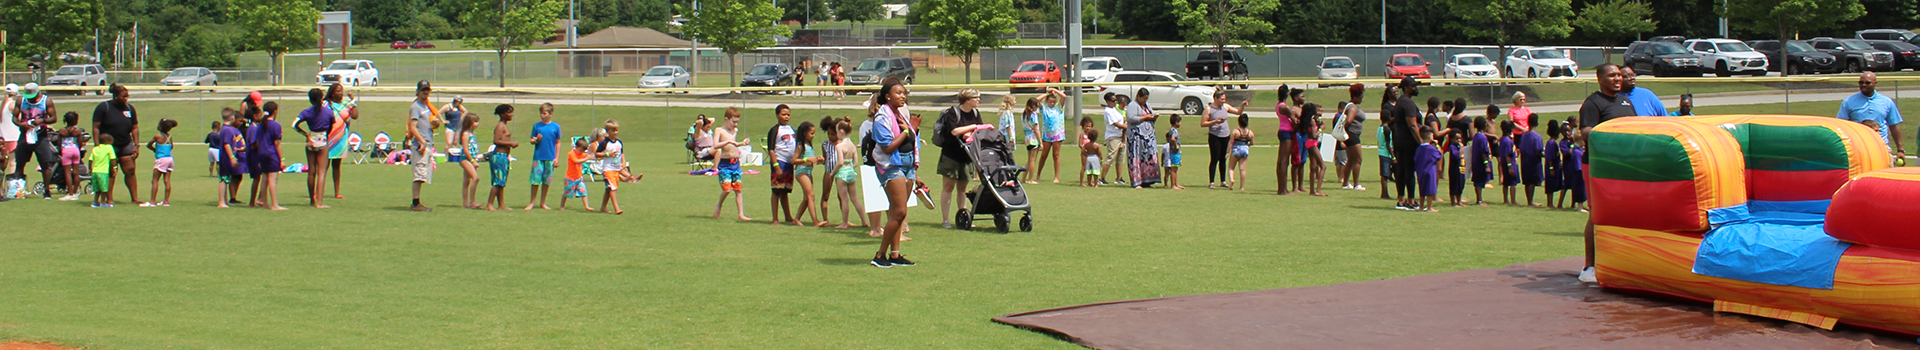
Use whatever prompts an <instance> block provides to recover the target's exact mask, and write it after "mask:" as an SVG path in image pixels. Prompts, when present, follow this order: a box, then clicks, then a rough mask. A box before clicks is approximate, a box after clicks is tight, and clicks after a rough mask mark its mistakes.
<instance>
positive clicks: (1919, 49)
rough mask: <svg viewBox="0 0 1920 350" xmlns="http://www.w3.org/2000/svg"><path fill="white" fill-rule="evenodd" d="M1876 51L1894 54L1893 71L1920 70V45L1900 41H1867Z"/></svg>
mask: <svg viewBox="0 0 1920 350" xmlns="http://www.w3.org/2000/svg"><path fill="white" fill-rule="evenodd" d="M1867 44H1869V45H1873V48H1874V49H1875V50H1880V51H1886V52H1892V53H1893V70H1901V69H1914V70H1920V45H1914V44H1913V43H1909V42H1905V41H1898V40H1867Z"/></svg>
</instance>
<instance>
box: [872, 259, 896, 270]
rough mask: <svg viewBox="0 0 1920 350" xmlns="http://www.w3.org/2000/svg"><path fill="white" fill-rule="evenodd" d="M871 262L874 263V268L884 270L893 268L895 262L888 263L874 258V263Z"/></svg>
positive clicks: (885, 260)
mask: <svg viewBox="0 0 1920 350" xmlns="http://www.w3.org/2000/svg"><path fill="white" fill-rule="evenodd" d="M869 262H870V263H873V266H875V267H879V268H883V269H885V268H892V267H893V262H892V261H887V259H881V258H873V261H869Z"/></svg>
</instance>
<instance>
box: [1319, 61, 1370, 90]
mask: <svg viewBox="0 0 1920 350" xmlns="http://www.w3.org/2000/svg"><path fill="white" fill-rule="evenodd" d="M1359 67H1360V66H1359V65H1356V64H1354V63H1353V58H1352V57H1347V56H1327V57H1326V58H1321V59H1320V80H1352V79H1360V71H1359V69H1358V68H1359ZM1326 86H1327V84H1320V87H1326Z"/></svg>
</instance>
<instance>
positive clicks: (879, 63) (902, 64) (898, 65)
mask: <svg viewBox="0 0 1920 350" xmlns="http://www.w3.org/2000/svg"><path fill="white" fill-rule="evenodd" d="M913 75H914V68H913V59H911V58H906V57H898V56H896V57H882V58H869V59H866V60H864V61H860V65H859V66H855V67H854V68H853V71H852V72H848V73H847V85H854V86H859V85H870V86H872V85H880V82H882V81H886V80H887V78H900V82H902V83H907V84H913Z"/></svg>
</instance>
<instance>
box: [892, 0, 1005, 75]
mask: <svg viewBox="0 0 1920 350" xmlns="http://www.w3.org/2000/svg"><path fill="white" fill-rule="evenodd" d="M917 6H920V7H919V8H915V9H913V12H914V13H919V14H920V16H919V19H920V21H921V22H922V25H921V26H920V33H921V35H926V36H927V37H928V38H931V39H933V41H936V42H939V43H940V49H941V50H945V51H947V54H950V55H960V65H961V66H962V67H965V68H964V69H965V71H966V74H965V76H966V82H967V83H968V84H972V83H973V58H974V56H975V55H976V54H979V53H980V49H982V48H992V49H997V48H1002V47H1007V45H1012V44H1013V41H1014V40H1013V39H1002V38H1000V35H1002V34H1013V33H1014V28H1013V24H1014V23H1015V21H1016V20H1015V19H1014V18H1015V16H1017V14H1015V13H1014V9H1013V0H921V1H920V3H919V4H917Z"/></svg>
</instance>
